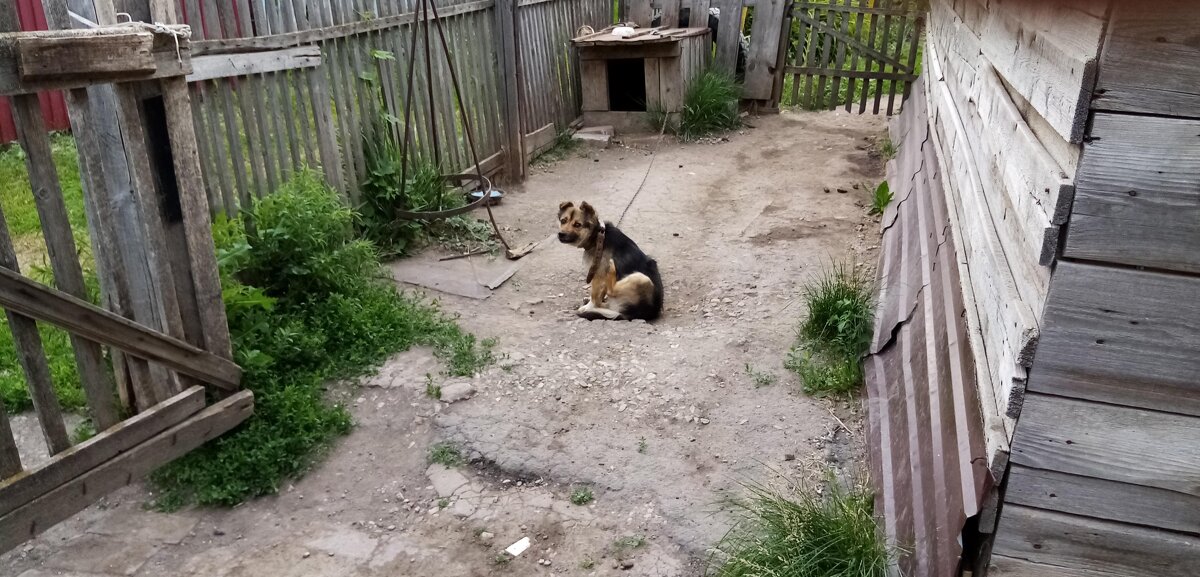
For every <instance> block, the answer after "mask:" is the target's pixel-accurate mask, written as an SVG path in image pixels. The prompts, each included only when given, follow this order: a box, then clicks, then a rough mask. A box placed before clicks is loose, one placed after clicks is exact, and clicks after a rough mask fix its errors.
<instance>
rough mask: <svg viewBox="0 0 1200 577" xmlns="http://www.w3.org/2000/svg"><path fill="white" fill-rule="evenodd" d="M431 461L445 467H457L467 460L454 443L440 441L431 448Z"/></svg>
mask: <svg viewBox="0 0 1200 577" xmlns="http://www.w3.org/2000/svg"><path fill="white" fill-rule="evenodd" d="M429 462H430V463H435V464H438V465H442V466H443V467H451V468H453V467H457V466H459V465H462V464H463V463H466V462H467V459H466V458H465V457H463V454H462V451H461V450H459V448H458V447H456V446H455V445H454V443H438V444H436V445H434V446H432V447H430V448H429Z"/></svg>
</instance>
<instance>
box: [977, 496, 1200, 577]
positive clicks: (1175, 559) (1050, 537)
mask: <svg viewBox="0 0 1200 577" xmlns="http://www.w3.org/2000/svg"><path fill="white" fill-rule="evenodd" d="M993 553H994V554H996V555H1000V556H1002V557H1012V558H1018V559H1024V560H1026V561H1028V562H1031V563H1045V564H1047V565H1053V566H1055V567H1057V568H1061V572H1058V573H1054V575H1056V576H1057V575H1071V574H1072V573H1074V574H1080V573H1081V572H1087V573H1083V574H1086V575H1096V576H1098V577H1118V576H1120V577H1162V576H1164V575H1200V539H1196V538H1195V537H1190V536H1185V535H1180V534H1177V533H1170V532H1167V531H1159V530H1155V529H1147V528H1142V527H1134V526H1132V525H1123V524H1120V523H1112V522H1108V521H1098V520H1094V519H1088V518H1086V517H1075V516H1072V515H1064V514H1062V513H1055V512H1050V511H1042V510H1038V509H1031V508H1029V507H1022V506H1019V505H1010V506H1007V507H1005V508H1004V514H1003V516H1001V518H1000V528H999V530H998V531H997V532H996V543H995V546H994V548H993Z"/></svg>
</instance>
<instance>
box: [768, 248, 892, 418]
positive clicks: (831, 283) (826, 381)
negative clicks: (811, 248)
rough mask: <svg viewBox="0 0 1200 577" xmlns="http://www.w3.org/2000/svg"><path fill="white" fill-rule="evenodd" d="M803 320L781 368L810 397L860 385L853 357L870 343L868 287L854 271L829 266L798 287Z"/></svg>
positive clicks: (870, 294)
mask: <svg viewBox="0 0 1200 577" xmlns="http://www.w3.org/2000/svg"><path fill="white" fill-rule="evenodd" d="M803 296H804V300H805V303H806V304H807V306H808V317H807V318H806V319H805V321H804V323H803V324H801V326H800V331H799V332H800V334H799V338H798V339H797V343H796V345H795V346H794V347H792V350H791V351H790V352H789V353H788V358H787V360H786V361H785V363H784V365H785V367H786V368H788V369H789V370H791V371H793V372H795V373H796V374H798V375H799V376H800V378H801V380H802V381H803V383H804V391H805V392H806V393H808V394H810V395H827V394H844V393H850V392H852V391H854V390H855V389H857V388H858V387H859V386H861V385H862V369H861V367H860V366H859V358H860V357H861V356H862V355H863V354H865V353H866V351H867V348H868V347H869V346H870V342H871V330H872V322H873V321H874V288H873V283H872V282H871V281H870V280H869V279H868V278H867V277H866V276H865V275H863V273H861V272H860V271H859V269H858V267H856V266H853V265H849V264H835V265H833V266H832V267H830V268H829V269H828V270H826V271H825V272H824V273H823V274H822V275H821V276H819V277H817V278H816V279H814V280H812V281H811V282H809V283H808V285H807V286H805V287H804V294H803Z"/></svg>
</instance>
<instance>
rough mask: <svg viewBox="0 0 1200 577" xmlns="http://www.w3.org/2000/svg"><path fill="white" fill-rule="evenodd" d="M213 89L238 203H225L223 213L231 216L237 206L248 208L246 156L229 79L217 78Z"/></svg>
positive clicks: (248, 186)
mask: <svg viewBox="0 0 1200 577" xmlns="http://www.w3.org/2000/svg"><path fill="white" fill-rule="evenodd" d="M213 91H214V92H216V93H217V94H218V95H219V98H220V99H221V103H220V104H221V109H222V111H223V112H224V115H225V139H226V141H227V142H228V145H229V152H230V161H231V162H232V163H233V170H232V172H233V181H234V183H235V184H236V187H237V202H238V205H237V206H234V205H228V204H227V205H226V206H225V213H226V214H227V215H230V216H232V215H233V214H235V213H236V212H237V209H238V208H239V207H245V208H249V207H250V205H249V204H248V202H249V200H250V183H249V182H248V180H249V179H248V178H247V177H246V157H245V155H244V154H243V153H242V138H241V136H240V134H239V133H238V117H237V113H236V112H234V109H233V94H232V93H233V86H232V84H231V83H230V81H229V80H218V81H217V82H216V83H215V84H214V86H213Z"/></svg>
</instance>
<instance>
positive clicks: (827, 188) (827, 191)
mask: <svg viewBox="0 0 1200 577" xmlns="http://www.w3.org/2000/svg"><path fill="white" fill-rule="evenodd" d="M825 194H829V187H828V186H826V187H825Z"/></svg>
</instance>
